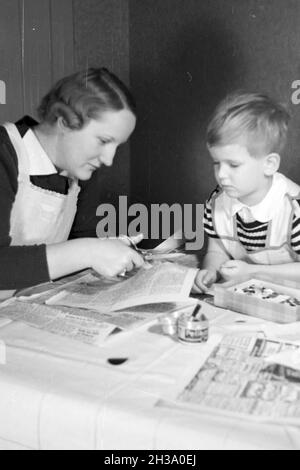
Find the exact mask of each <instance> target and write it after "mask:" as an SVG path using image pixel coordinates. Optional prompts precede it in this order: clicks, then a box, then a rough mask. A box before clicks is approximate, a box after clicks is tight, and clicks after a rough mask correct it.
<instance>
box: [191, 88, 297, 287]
mask: <svg viewBox="0 0 300 470" xmlns="http://www.w3.org/2000/svg"><path fill="white" fill-rule="evenodd" d="M288 121H289V115H288V113H287V112H286V110H285V109H284V108H283V107H282V106H281V105H279V104H277V103H276V102H274V101H272V100H271V99H270V98H269V97H267V96H265V95H261V94H237V93H236V94H233V95H230V96H228V97H227V98H226V99H225V100H224V101H222V102H221V104H220V105H219V106H218V107H217V109H216V111H215V113H214V116H213V118H212V120H211V122H210V124H209V126H208V132H207V144H208V150H209V153H210V155H211V157H212V160H213V164H214V169H215V177H216V180H217V182H218V186H217V189H216V190H215V191H214V192H213V193H212V195H211V196H210V199H209V200H208V201H207V203H206V208H205V215H204V228H205V231H206V233H207V234H208V236H209V245H208V251H207V254H206V256H205V259H204V263H203V267H202V269H201V270H200V271H199V273H198V275H197V277H196V281H195V287H196V290H198V291H199V292H206V290H207V288H208V287H209V286H210V285H211V284H213V283H214V282H216V281H217V280H218V279H219V278H223V279H225V280H231V279H239V278H241V277H242V276H251V275H254V274H268V275H271V276H272V275H273V276H278V275H279V276H281V277H282V278H288V279H293V280H299V281H300V207H299V206H300V186H298V185H297V184H295V183H294V182H292V181H291V180H290V179H288V178H286V177H285V176H283V175H282V174H280V173H278V168H279V165H280V153H281V151H282V150H283V147H284V145H285V141H286V134H287V127H288ZM197 288H198V289H197Z"/></svg>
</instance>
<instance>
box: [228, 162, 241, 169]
mask: <svg viewBox="0 0 300 470" xmlns="http://www.w3.org/2000/svg"><path fill="white" fill-rule="evenodd" d="M239 166H240V165H239V163H230V167H231V168H238V167H239Z"/></svg>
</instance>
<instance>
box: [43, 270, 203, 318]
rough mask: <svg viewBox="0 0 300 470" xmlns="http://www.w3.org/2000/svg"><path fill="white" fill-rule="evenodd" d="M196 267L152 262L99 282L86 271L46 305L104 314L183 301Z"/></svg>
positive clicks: (186, 296)
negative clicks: (125, 276)
mask: <svg viewBox="0 0 300 470" xmlns="http://www.w3.org/2000/svg"><path fill="white" fill-rule="evenodd" d="M196 273H197V270H196V269H194V268H189V267H186V266H182V265H179V264H175V263H169V262H164V263H157V264H156V263H154V264H153V265H152V266H151V268H150V269H149V267H148V268H147V269H146V268H145V269H140V270H139V271H138V272H137V273H136V274H135V275H134V276H132V277H130V278H129V279H126V280H123V281H120V282H116V283H114V284H108V285H106V286H103V285H102V288H101V289H99V278H97V277H95V276H94V275H93V274H87V275H86V276H85V277H83V278H82V279H81V280H79V282H76V283H74V284H69V285H67V286H66V288H65V289H63V290H61V291H60V292H58V293H57V294H55V295H54V296H51V297H50V298H49V299H47V300H46V304H47V305H64V306H67V307H74V308H81V309H88V310H94V311H98V312H100V313H107V312H111V311H114V312H116V311H118V310H124V309H127V308H130V307H135V306H138V305H145V304H153V303H163V302H186V301H187V300H189V295H190V292H191V289H192V286H193V283H194V279H195V276H196Z"/></svg>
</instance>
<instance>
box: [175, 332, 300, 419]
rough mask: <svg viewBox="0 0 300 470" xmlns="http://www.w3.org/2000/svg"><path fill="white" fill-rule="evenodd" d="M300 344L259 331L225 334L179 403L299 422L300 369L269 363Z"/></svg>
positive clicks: (236, 414) (242, 414) (190, 406)
mask: <svg viewBox="0 0 300 470" xmlns="http://www.w3.org/2000/svg"><path fill="white" fill-rule="evenodd" d="M299 348H300V346H299V345H297V344H295V343H286V342H281V341H276V340H270V339H268V338H264V337H260V336H258V335H255V336H254V335H245V336H238V335H236V336H231V335H230V336H225V337H224V338H223V340H222V341H221V343H220V344H219V345H218V346H217V347H216V348H215V349H214V351H213V352H212V353H211V354H210V355H209V357H208V358H207V359H206V361H205V362H204V364H203V365H202V366H201V368H200V369H199V370H198V372H197V373H196V374H195V375H194V377H193V378H192V380H190V382H189V383H188V385H187V386H186V387H185V388H184V390H183V391H182V392H181V393H180V394H179V396H178V397H177V400H176V404H177V405H178V406H184V407H185V408H186V407H187V408H191V409H193V410H197V409H198V410H200V409H202V410H203V409H204V410H205V409H206V410H207V409H210V410H211V411H212V410H214V411H217V412H222V413H225V414H230V415H231V416H233V415H235V416H237V417H243V418H245V417H247V418H254V419H260V420H264V421H275V422H276V421H278V422H282V421H284V422H291V423H292V424H298V425H299V423H300V372H299V371H297V370H295V369H292V368H289V367H285V366H283V365H280V364H276V363H270V362H268V357H269V356H272V355H274V354H278V353H279V352H283V351H290V352H293V351H298V352H299Z"/></svg>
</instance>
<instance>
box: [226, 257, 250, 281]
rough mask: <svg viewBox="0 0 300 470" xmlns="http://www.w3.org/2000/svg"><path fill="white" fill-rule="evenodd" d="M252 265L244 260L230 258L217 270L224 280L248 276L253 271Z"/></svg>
mask: <svg viewBox="0 0 300 470" xmlns="http://www.w3.org/2000/svg"><path fill="white" fill-rule="evenodd" d="M254 266H255V265H253V264H249V263H246V262H245V261H240V260H234V259H232V260H229V261H226V262H225V263H223V264H222V266H221V267H220V270H219V271H220V274H221V276H222V278H223V279H225V281H231V280H234V279H240V278H242V277H246V276H250V275H251V274H253V272H254V269H253V268H254Z"/></svg>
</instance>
